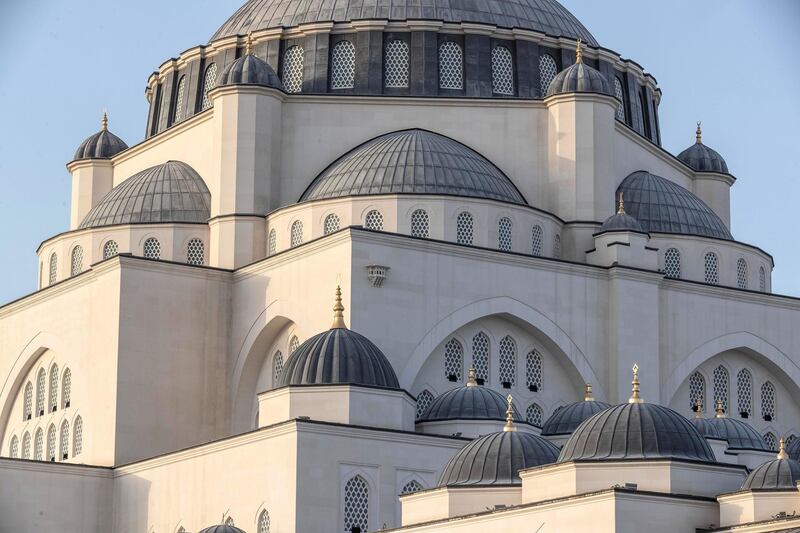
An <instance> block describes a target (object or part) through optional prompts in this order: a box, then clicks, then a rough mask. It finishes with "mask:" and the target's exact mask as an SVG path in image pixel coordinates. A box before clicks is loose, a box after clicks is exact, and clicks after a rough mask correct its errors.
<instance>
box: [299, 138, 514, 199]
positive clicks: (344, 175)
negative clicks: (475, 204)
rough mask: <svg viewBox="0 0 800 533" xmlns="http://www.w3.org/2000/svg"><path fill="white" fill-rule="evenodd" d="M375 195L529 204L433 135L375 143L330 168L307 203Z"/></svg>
mask: <svg viewBox="0 0 800 533" xmlns="http://www.w3.org/2000/svg"><path fill="white" fill-rule="evenodd" d="M373 194H441V195H451V196H467V197H472V198H486V199H490V200H500V201H503V202H510V203H515V204H525V203H526V202H525V198H523V197H522V194H521V193H520V192H519V190H518V189H517V188H516V187H515V186H514V184H513V183H511V180H510V179H508V177H506V175H505V174H503V173H502V172H501V171H500V169H499V168H497V167H496V166H495V165H494V164H492V163H491V162H490V161H489V160H488V159H486V158H485V157H483V156H482V155H480V154H479V153H477V152H476V151H474V150H472V149H471V148H468V147H467V146H465V145H463V144H461V143H459V142H457V141H454V140H453V139H450V138H449V137H445V136H443V135H439V134H437V133H432V132H430V131H425V130H419V129H412V130H403V131H396V132H394V133H387V134H385V135H381V136H379V137H375V138H374V139H372V140H369V141H367V142H365V143H364V144H362V145H361V146H358V147H357V148H355V149H353V150H351V151H350V152H348V153H347V154H345V155H343V156H342V157H340V158H339V159H337V160H336V161H335V162H334V163H333V164H331V165H330V166H329V167H328V168H326V169H325V170H324V171H323V172H322V173H321V174H320V175H319V176H317V178H316V179H315V180H314V181H313V182H312V183H311V185H309V187H308V189H306V191H305V192H304V193H303V196H302V197H301V198H300V201H301V202H304V201H310V200H324V199H328V198H340V197H344V196H366V195H373Z"/></svg>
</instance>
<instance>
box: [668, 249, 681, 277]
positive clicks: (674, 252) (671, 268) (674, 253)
mask: <svg viewBox="0 0 800 533" xmlns="http://www.w3.org/2000/svg"><path fill="white" fill-rule="evenodd" d="M664 276H665V277H667V278H672V279H680V277H681V252H680V250H678V249H677V248H667V251H666V252H665V253H664Z"/></svg>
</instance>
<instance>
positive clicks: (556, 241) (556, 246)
mask: <svg viewBox="0 0 800 533" xmlns="http://www.w3.org/2000/svg"><path fill="white" fill-rule="evenodd" d="M553 257H555V258H556V259H561V235H558V234H556V236H555V237H553Z"/></svg>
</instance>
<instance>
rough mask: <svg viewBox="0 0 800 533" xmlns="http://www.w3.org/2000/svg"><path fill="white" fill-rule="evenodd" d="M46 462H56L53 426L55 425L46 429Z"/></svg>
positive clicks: (54, 427) (54, 429)
mask: <svg viewBox="0 0 800 533" xmlns="http://www.w3.org/2000/svg"><path fill="white" fill-rule="evenodd" d="M47 460H48V461H55V460H56V426H55V424H50V427H49V428H47Z"/></svg>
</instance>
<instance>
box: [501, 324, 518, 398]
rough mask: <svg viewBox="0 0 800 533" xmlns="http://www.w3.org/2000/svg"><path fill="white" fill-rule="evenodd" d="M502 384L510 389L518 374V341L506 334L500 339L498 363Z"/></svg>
mask: <svg viewBox="0 0 800 533" xmlns="http://www.w3.org/2000/svg"><path fill="white" fill-rule="evenodd" d="M498 371H499V374H500V384H501V385H502V386H503V388H505V389H510V388H511V387H512V386H513V385H514V382H515V377H516V374H517V343H516V341H515V340H514V338H513V337H511V336H510V335H506V336H505V337H503V338H502V339H500V362H499V365H498Z"/></svg>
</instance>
